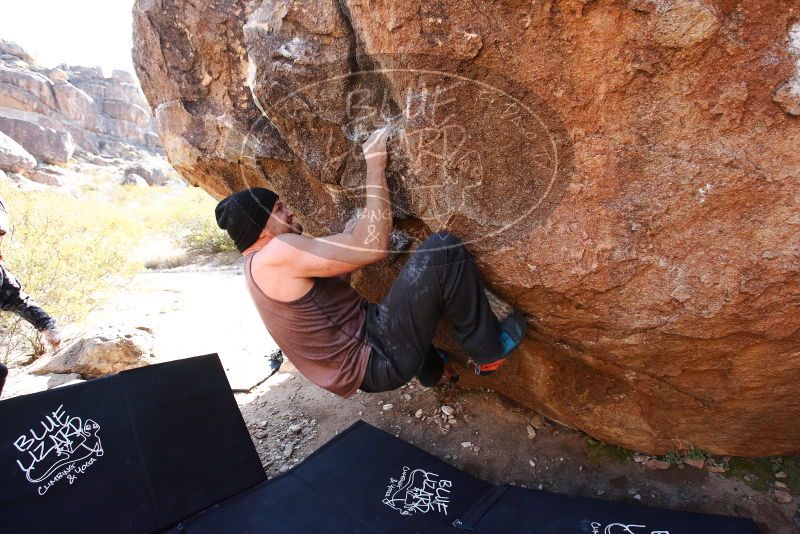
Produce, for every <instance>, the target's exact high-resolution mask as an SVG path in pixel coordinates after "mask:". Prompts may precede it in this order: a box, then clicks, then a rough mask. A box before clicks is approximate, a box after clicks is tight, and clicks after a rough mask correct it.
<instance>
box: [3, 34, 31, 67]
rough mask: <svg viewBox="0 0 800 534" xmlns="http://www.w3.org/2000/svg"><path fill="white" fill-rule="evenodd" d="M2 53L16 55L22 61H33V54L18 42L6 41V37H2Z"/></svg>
mask: <svg viewBox="0 0 800 534" xmlns="http://www.w3.org/2000/svg"><path fill="white" fill-rule="evenodd" d="M0 54H6V55H9V56H14V57H16V58H19V59H21V60H22V61H26V62H28V63H33V56H31V55H30V54H29V53H28V52H26V51H25V49H24V48H22V47H21V46H20V45H18V44H17V43H13V42H11V41H6V40H4V39H0Z"/></svg>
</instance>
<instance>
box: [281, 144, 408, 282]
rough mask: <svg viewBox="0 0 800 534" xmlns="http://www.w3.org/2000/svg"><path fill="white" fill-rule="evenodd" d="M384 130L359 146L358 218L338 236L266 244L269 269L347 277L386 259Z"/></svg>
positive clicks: (289, 237)
mask: <svg viewBox="0 0 800 534" xmlns="http://www.w3.org/2000/svg"><path fill="white" fill-rule="evenodd" d="M386 138H387V132H386V131H385V130H377V131H375V132H373V134H372V135H371V136H370V137H369V139H367V141H366V142H365V143H364V145H363V150H364V157H365V159H366V161H367V178H366V184H365V189H366V205H365V207H364V210H363V212H362V214H361V216H360V218H359V219H358V220H357V221H356V222H355V223H354V224H352V225H350V224H348V226H351V228H350V231H347V229H346V230H345V231H344V232H342V233H339V234H334V235H331V236H327V237H319V238H316V239H309V238H307V237H303V236H300V235H297V234H283V235H280V236H278V237H276V238H275V239H274V240H273V241H272V242H271V243H270V253H269V256H270V257H269V258H268V259H266V262H267V263H269V264H272V265H280V264H282V265H291V266H292V271H293V272H294V273H296V275H297V276H298V277H303V278H312V277H330V276H338V275H341V274H345V273H350V272H353V271H355V270H358V269H359V268H361V267H364V266H366V265H370V264H372V263H375V262H378V261H380V260H382V259H384V258H386V256H388V254H389V251H388V246H389V238H390V236H391V233H392V209H391V204H390V200H389V187H388V185H387V183H386V162H387V154H386Z"/></svg>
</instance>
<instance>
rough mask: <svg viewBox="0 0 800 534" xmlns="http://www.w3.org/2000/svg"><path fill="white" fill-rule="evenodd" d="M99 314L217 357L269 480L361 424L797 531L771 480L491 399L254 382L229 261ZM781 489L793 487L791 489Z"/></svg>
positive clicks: (247, 330) (476, 461)
mask: <svg viewBox="0 0 800 534" xmlns="http://www.w3.org/2000/svg"><path fill="white" fill-rule="evenodd" d="M108 317H114V318H115V320H117V321H122V322H125V323H126V324H132V325H137V324H141V325H144V326H147V327H150V328H152V329H153V331H154V335H155V337H156V347H157V355H158V356H159V359H160V360H169V359H177V358H184V357H189V356H194V355H200V354H208V353H211V352H217V353H219V354H220V357H221V359H222V361H223V364H224V366H225V368H226V371H227V372H228V376H229V380H230V381H231V383H232V386H233V388H234V390H238V391H240V392H238V393H236V398H237V402H238V404H239V406H240V407H241V410H242V414H243V416H244V419H245V421H246V422H247V425H248V428H249V429H250V432H251V436H252V437H253V442H254V443H255V445H256V447H257V449H258V451H259V455H260V457H261V460H262V463H263V465H264V468H265V470H266V471H267V474H268V475H269V476H274V475H275V474H278V473H280V472H283V471H285V470H287V469H289V468H291V467H292V466H293V465H296V464H297V463H299V462H300V461H302V460H303V459H304V458H305V457H306V456H307V455H309V454H310V453H311V452H313V451H314V450H316V449H317V448H319V447H320V446H322V445H323V444H324V443H325V442H327V441H328V440H329V439H331V438H332V437H333V436H335V435H336V434H337V433H338V432H340V431H342V430H344V429H345V428H347V427H348V426H350V425H351V424H352V423H354V422H355V421H357V420H359V419H363V420H364V421H366V422H368V423H370V424H372V425H375V426H377V427H379V428H381V429H383V430H385V431H387V432H390V433H392V434H395V435H397V436H399V437H400V438H402V439H404V440H406V441H408V442H410V443H413V444H414V445H417V446H419V447H421V448H422V449H424V450H426V451H427V452H429V453H431V454H433V455H435V456H437V457H439V458H441V459H443V460H444V461H446V462H449V463H450V464H452V465H454V466H456V467H459V468H461V469H464V470H465V471H467V472H468V473H470V474H472V475H474V476H477V477H480V478H483V479H485V480H488V481H489V482H492V483H505V484H514V485H519V486H525V487H529V488H541V489H546V490H549V491H554V492H558V493H565V494H570V495H580V496H587V497H595V498H601V499H607V500H612V501H624V502H631V503H637V502H638V503H641V504H645V505H650V506H657V507H663V508H670V509H676V510H687V511H695V512H706V513H719V514H729V515H739V516H748V517H752V518H753V519H755V520H756V522H757V523H758V524H759V526H760V527H761V529H762V531H763V532H764V533H775V534H784V533H786V534H788V533H795V532H798V531H800V512H799V511H798V505H797V503H798V499H797V498H795V499H794V500H793V502H791V503H789V504H780V503H778V502H777V500H776V498H775V496H774V495H773V494H772V493H771V491H772V489H773V486H772V485H773V484H774V482H775V480H766V479H765V476H766V477H767V478H769V477H770V475H771V474H772V473H768V474H767V475H764V474H763V473H759V472H756V471H754V472H752V473H748V472H747V471H746V470H744V471H743V470H741V469H739V470H737V471H736V473H735V474H734V473H733V471H731V470H729V471H728V472H726V473H724V474H720V473H713V472H710V471H708V469H707V467H706V468H704V469H697V468H695V467H691V466H688V465H684V464H681V465H672V466H671V467H669V468H668V469H666V470H650V469H647V468H645V467H644V466H643V465H642V464H640V463H637V462H636V461H635V460H634V457H633V453H632V452H631V451H625V450H623V449H619V448H616V447H610V446H605V445H603V444H599V443H597V442H595V441H594V440H590V439H589V437H588V436H587V435H585V434H583V433H581V432H578V431H575V430H571V429H568V428H565V427H563V426H560V425H558V424H556V423H553V422H548V421H547V420H543V419H542V418H541V417H540V416H537V414H535V413H534V412H532V411H530V410H528V409H526V408H524V407H521V406H519V405H516V404H513V403H511V402H510V401H507V400H505V399H504V398H502V397H501V396H499V395H498V394H496V393H494V392H491V391H465V390H462V389H458V388H453V387H448V388H446V389H427V388H423V387H421V386H420V385H419V384H418V383H416V382H413V383H412V384H410V385H408V386H407V387H405V388H402V389H400V390H397V391H394V392H390V393H385V394H366V393H358V394H356V395H355V396H353V397H352V398H350V399H347V400H345V399H341V398H339V397H336V396H334V395H332V394H330V393H328V392H326V391H324V390H322V389H320V388H318V387H316V386H314V385H313V384H311V383H310V382H308V381H307V380H305V379H304V378H303V377H302V376H301V375H300V374H299V373H298V372H297V371H296V369H295V368H294V367H293V366H292V365H291V364H290V363H289V362H288V361H286V362H285V363H284V365H283V367H282V368H281V370H280V372H278V373H277V374H275V375H273V376H272V377H270V378H268V379H266V380H264V378H265V377H266V355H267V354H269V353H270V352H271V351H272V350H273V349H274V348H275V344H274V342H272V340H271V339H269V337H268V335H266V333H265V331H264V329H263V327H261V324H260V320H259V318H258V316H257V314H256V312H255V309H254V308H253V306H252V303H251V302H250V301H249V296H248V295H247V293H246V291H245V288H244V280H243V277H242V276H241V270H240V267H239V265H238V263H235V264H233V265H224V264H223V265H219V264H218V263H215V262H212V263H210V264H206V265H201V266H189V267H182V268H178V269H171V270H163V271H148V272H146V273H142V274H140V275H138V276H137V278H136V280H134V282H133V283H132V284H130V286H129V287H128V288H126V289H125V290H124V291H121V292H120V293H119V295H117V297H116V298H114V299H112V301H111V302H110V303H109V304H108V305H107V306H105V307H104V309H103V310H99V311H98V313H97V314H95V315H94V316H93V319H92V320H93V321H101V320H105V321H106V322H107V321H108ZM498 372H503V371H502V369H501V370H500V371H498ZM24 376H25V371H24V368H23V369H13V370H12V375H11V377H10V384H9V388H8V391H7V392H6V393H5V394H4V396H7V395H13V394H20V393H23V392H28V391H30V388H29V389H28V391H23V390H22V389H21V387H20V386H17V387H16V388H15V387H14V386H13V385H12V384H13V383H14V382H15V381H17V382H19V383H21V384H24V383H25V380H24ZM50 383H51V384H53V383H54V381H53V380H50ZM40 384H41V385H40ZM34 387H40V388H42V389H43V388H44V387H46V386H45V385H44V382H37V383H36V386H34ZM443 408H444V410H445V411H447V412H451V411H452V415H451V416H446V415H445V414H444V413H443V411H442V410H443ZM451 409H452V410H451ZM528 427H530V430H529V428H528ZM534 434H535V435H534ZM716 461H717V462H719V463H722V462H723V460H722V459H719V458H718V459H716ZM790 478H791V477H790ZM789 482H791V484H792V485H790V488H793V484H796V482H797V481H796V480H790V481H789ZM756 488H761V490H759V489H756ZM795 491H796V490H795Z"/></svg>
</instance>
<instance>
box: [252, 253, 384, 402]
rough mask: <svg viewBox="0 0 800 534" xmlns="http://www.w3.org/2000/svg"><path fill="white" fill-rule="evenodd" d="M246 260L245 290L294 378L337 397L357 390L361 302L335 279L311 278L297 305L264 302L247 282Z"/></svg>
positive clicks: (362, 351) (363, 350) (362, 347)
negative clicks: (295, 374)
mask: <svg viewBox="0 0 800 534" xmlns="http://www.w3.org/2000/svg"><path fill="white" fill-rule="evenodd" d="M254 254H255V253H251V254H249V255H248V256H247V258H246V259H245V263H244V274H245V279H246V280H247V289H248V290H249V291H250V296H251V297H253V302H254V303H255V305H256V309H257V310H258V313H259V315H260V316H261V320H262V321H263V322H264V326H266V327H267V330H268V331H269V333H270V335H271V336H272V339H274V340H275V342H276V343H277V344H278V346H279V347H280V348H281V350H282V351H283V353H284V354H285V355H286V357H287V358H289V361H291V362H292V365H294V366H295V367H296V368H297V370H298V371H300V373H301V374H302V375H303V376H305V377H306V378H308V379H309V380H310V381H311V382H313V383H315V384H317V385H318V386H320V387H323V388H325V389H327V390H328V391H330V392H332V393H335V394H337V395H339V396H341V397H345V398H347V397H349V396H351V395H352V394H353V393H355V392H356V390H357V389H358V388H359V386H361V383H362V381H363V380H364V373H365V372H366V368H367V362H368V361H369V355H370V351H371V350H372V347H371V346H370V345H369V344H367V342H366V339H365V335H366V328H365V327H366V317H367V315H366V309H367V301H366V300H365V299H364V297H362V296H361V295H360V294H359V293H358V292H357V291H356V290H355V289H353V288H352V287H351V286H350V284H348V283H347V282H345V281H344V280H342V279H341V278H339V277H332V278H315V279H314V286H313V287H312V288H311V289H310V290H309V291H308V293H306V294H305V295H303V296H302V297H300V298H299V299H296V300H293V301H290V302H281V301H279V300H275V299H273V298H271V297H268V296H267V295H266V294H265V293H264V292H263V291H261V288H259V287H258V285H257V284H256V283H255V281H254V280H253V274H252V272H251V264H252V260H253V255H254Z"/></svg>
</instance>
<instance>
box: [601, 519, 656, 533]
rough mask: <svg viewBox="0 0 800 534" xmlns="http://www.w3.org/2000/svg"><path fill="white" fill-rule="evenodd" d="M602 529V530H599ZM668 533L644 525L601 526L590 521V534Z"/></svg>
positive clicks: (610, 524)
mask: <svg viewBox="0 0 800 534" xmlns="http://www.w3.org/2000/svg"><path fill="white" fill-rule="evenodd" d="M601 529H602V530H601ZM601 533H602V534H669V531H668V530H651V529H648V528H647V527H646V526H645V525H633V524H630V525H629V524H627V523H609V524H608V525H606V526H605V528H603V524H602V523H598V522H596V521H593V522H592V534H601Z"/></svg>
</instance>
